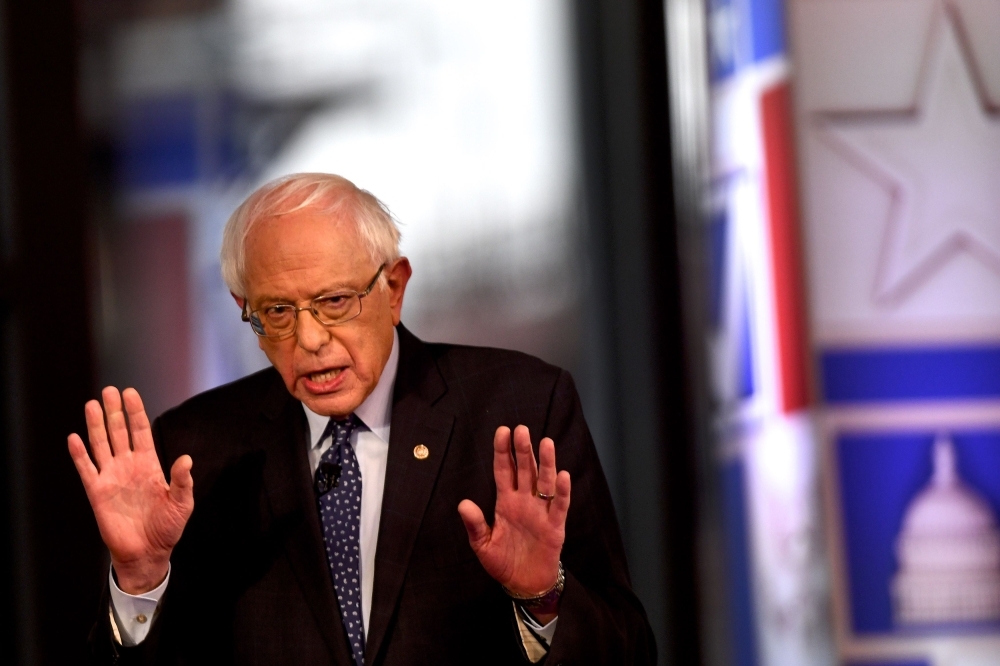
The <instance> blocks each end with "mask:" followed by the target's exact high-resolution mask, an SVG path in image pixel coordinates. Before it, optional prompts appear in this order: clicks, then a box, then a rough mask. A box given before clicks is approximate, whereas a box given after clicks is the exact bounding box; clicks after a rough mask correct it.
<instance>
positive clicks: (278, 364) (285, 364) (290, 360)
mask: <svg viewBox="0 0 1000 666" xmlns="http://www.w3.org/2000/svg"><path fill="white" fill-rule="evenodd" d="M260 348H261V349H262V350H263V351H264V355H265V356H267V360H268V361H270V362H271V365H273V366H274V369H275V370H277V371H278V374H280V375H281V378H282V379H283V380H285V386H287V387H288V390H289V391H291V390H292V385H293V384H294V383H295V360H294V353H295V352H294V348H291V347H288V346H287V345H281V346H274V345H263V344H262V345H261V346H260Z"/></svg>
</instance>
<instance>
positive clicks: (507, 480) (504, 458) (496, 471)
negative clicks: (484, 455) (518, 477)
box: [493, 426, 514, 494]
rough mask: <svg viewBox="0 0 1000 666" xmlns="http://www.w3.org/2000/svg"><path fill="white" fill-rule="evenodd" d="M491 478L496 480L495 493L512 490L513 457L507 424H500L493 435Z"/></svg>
mask: <svg viewBox="0 0 1000 666" xmlns="http://www.w3.org/2000/svg"><path fill="white" fill-rule="evenodd" d="M493 478H494V479H495V480H496V482H497V494H499V493H504V492H510V491H511V490H514V458H513V454H512V452H511V450H510V428H508V427H507V426H500V427H499V428H497V431H496V433H494V435H493Z"/></svg>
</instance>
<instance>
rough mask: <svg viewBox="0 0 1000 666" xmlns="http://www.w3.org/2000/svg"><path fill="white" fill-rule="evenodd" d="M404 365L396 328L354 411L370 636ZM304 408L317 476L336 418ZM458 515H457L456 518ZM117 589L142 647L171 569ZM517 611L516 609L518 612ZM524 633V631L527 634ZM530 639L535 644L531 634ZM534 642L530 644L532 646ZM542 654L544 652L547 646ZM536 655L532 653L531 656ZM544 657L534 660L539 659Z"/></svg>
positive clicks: (114, 611)
mask: <svg viewBox="0 0 1000 666" xmlns="http://www.w3.org/2000/svg"><path fill="white" fill-rule="evenodd" d="M398 368H399V334H398V333H396V332H395V331H393V339H392V351H391V352H390V353H389V360H388V361H386V364H385V368H384V369H383V370H382V376H381V377H380V378H379V380H378V384H376V385H375V389H374V390H373V391H372V392H371V393H370V394H369V395H368V397H367V398H365V401H364V402H363V403H361V405H360V406H359V407H358V408H357V409H356V410H354V415H355V416H356V417H358V420H359V421H361V423H362V424H363V427H359V428H355V429H354V432H352V433H351V446H353V447H354V454H355V456H357V459H358V467H359V468H360V470H361V543H360V549H361V612H362V619H363V621H364V627H365V635H367V634H368V619H369V618H370V617H371V608H372V590H373V588H374V583H375V548H376V546H377V545H378V528H379V521H380V519H381V515H382V492H383V490H384V488H385V467H386V462H387V461H388V459H389V429H390V427H391V424H392V392H393V388H394V386H395V383H396V371H397V370H398ZM302 409H303V410H304V411H305V414H306V421H307V422H308V424H309V437H308V442H309V467H310V470H311V472H312V473H314V474H315V472H316V468H317V467H318V466H319V462H320V458H322V457H323V453H325V452H326V450H327V449H329V448H330V444H331V443H332V441H333V438H332V437H326V438H325V439H323V440H322V441H319V438H320V436H321V435H322V434H323V431H324V430H325V429H326V424H327V423H328V422H329V421H330V417H329V416H322V415H320V414H317V413H316V412H314V411H312V410H310V409H309V408H308V407H306V406H305V405H304V404H303V405H302ZM457 519H458V517H457V515H456V520H457ZM108 577H109V580H110V588H111V605H112V608H111V619H112V623H111V626H112V629H113V630H115V631H116V636H115V637H116V638H117V639H118V640H119V642H121V643H122V644H123V645H137V644H139V643H141V642H142V641H143V640H145V638H146V635H147V634H148V633H149V629H150V626H151V625H152V623H153V619H154V615H155V613H156V610H157V607H158V605H159V601H160V598H161V597H162V596H163V593H164V591H166V589H167V583H168V582H169V581H170V572H169V570H168V571H167V577H166V578H165V579H164V581H163V582H162V583H161V584H160V585H159V587H157V588H156V589H155V590H150V591H149V592H146V593H144V594H140V595H131V594H127V593H125V592H123V591H122V590H121V589H119V587H118V585H117V583H116V582H115V579H114V576H113V575H112V574H111V573H110V572H109V574H108ZM515 614H516V613H515ZM531 619H532V618H530V617H528V618H524V617H522V616H518V620H519V622H518V624H519V625H520V624H522V622H524V621H526V623H527V624H528V626H531V628H532V630H533V631H534V633H535V634H537V635H538V636H540V637H541V638H542V639H544V642H545V643H546V644H548V643H551V641H552V636H553V634H554V633H555V630H556V623H557V621H558V619H555V620H552V621H551V622H549V623H548V624H547V625H545V626H544V627H542V626H540V625H538V624H537V623H535V622H531ZM522 633H523V632H522ZM525 638H527V639H528V640H527V641H524V642H525V643H527V642H530V637H528V636H522V639H525ZM527 647H528V646H527V645H526V648H527ZM542 649H543V652H542V653H541V654H542V655H544V648H542ZM529 658H530V657H529ZM537 660H538V659H537V658H535V659H531V661H537Z"/></svg>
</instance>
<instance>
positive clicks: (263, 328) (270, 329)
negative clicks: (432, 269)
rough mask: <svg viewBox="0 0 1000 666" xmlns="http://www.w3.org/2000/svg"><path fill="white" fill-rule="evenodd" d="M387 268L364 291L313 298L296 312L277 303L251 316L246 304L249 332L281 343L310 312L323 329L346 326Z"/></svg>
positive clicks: (295, 309)
mask: <svg viewBox="0 0 1000 666" xmlns="http://www.w3.org/2000/svg"><path fill="white" fill-rule="evenodd" d="M384 269H385V264H382V265H381V266H379V267H378V272H377V273H375V277H373V278H372V281H371V282H370V283H368V286H367V287H365V290H364V291H361V292H357V291H354V290H350V289H345V290H344V291H338V292H336V293H334V294H328V295H326V296H320V297H319V298H314V299H313V300H312V302H311V303H309V305H307V306H305V307H302V308H297V307H295V306H294V305H291V304H289V303H275V304H274V305H269V306H267V307H266V308H264V309H262V310H253V311H250V312H248V311H247V307H248V301H244V302H243V313H242V314H241V317H242V319H243V321H248V322H250V328H251V329H253V332H254V333H256V334H257V337H261V338H267V339H268V340H281V339H283V338H287V337H289V336H291V335H293V334H294V333H295V328H296V325H297V324H298V322H299V313H300V312H302V311H303V310H308V311H309V312H311V313H312V316H313V317H315V318H316V321H318V322H319V323H321V324H323V325H324V326H339V325H340V324H346V323H347V322H349V321H351V320H352V319H354V318H355V317H357V316H358V315H360V314H361V299H362V298H364V297H365V296H367V295H368V294H370V293H372V289H374V288H375V283H376V282H377V281H378V278H379V276H380V275H382V271H383V270H384Z"/></svg>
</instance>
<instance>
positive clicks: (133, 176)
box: [115, 95, 198, 188]
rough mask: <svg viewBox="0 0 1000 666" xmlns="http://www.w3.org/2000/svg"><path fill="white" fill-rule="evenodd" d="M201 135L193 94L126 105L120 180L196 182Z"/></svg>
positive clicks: (119, 142) (131, 184)
mask: <svg viewBox="0 0 1000 666" xmlns="http://www.w3.org/2000/svg"><path fill="white" fill-rule="evenodd" d="M197 138H198V132H197V105H196V100H195V98H194V97H193V96H192V95H177V96H175V97H160V98H153V99H143V100H139V101H134V102H130V103H128V104H126V105H125V107H124V111H123V117H122V119H121V123H120V124H119V132H118V135H117V137H116V145H115V149H116V151H115V152H116V157H117V165H116V166H117V176H118V180H119V182H120V183H121V184H122V185H124V186H125V187H128V188H144V187H158V186H167V185H180V184H187V183H193V182H194V181H195V180H196V179H197V178H198V145H197Z"/></svg>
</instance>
